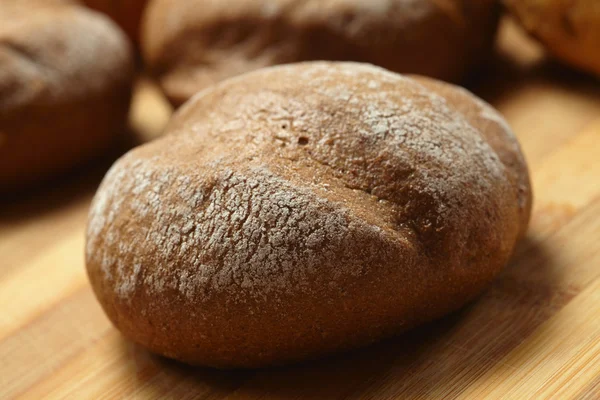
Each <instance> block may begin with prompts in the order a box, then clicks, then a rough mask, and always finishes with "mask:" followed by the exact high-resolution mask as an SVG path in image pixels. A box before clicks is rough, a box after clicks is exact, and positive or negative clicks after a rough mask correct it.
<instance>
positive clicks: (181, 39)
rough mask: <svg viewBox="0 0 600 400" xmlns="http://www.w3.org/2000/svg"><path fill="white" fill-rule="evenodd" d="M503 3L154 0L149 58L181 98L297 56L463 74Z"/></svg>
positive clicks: (481, 53)
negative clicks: (222, 81)
mask: <svg viewBox="0 0 600 400" xmlns="http://www.w3.org/2000/svg"><path fill="white" fill-rule="evenodd" d="M498 15H499V4H498V2H497V1H496V0H478V1H472V0H443V1H439V0H369V1H364V0H311V1H305V0H229V1H221V0H153V1H151V2H150V3H149V5H148V10H147V12H146V14H145V19H144V25H143V34H142V48H143V50H144V51H143V53H144V55H145V61H146V63H147V65H148V66H149V67H150V69H151V71H152V72H153V73H154V75H155V76H156V77H157V79H158V80H159V82H160V84H161V86H162V87H163V89H164V91H165V93H166V95H167V97H168V98H169V99H170V100H171V102H172V103H173V104H175V105H180V104H182V103H183V102H185V101H186V100H187V99H189V98H190V97H191V96H192V95H194V94H195V93H196V92H197V91H199V90H201V89H204V88H206V87H207V86H209V85H211V84H214V83H216V82H218V81H221V80H223V79H225V78H229V77H231V76H234V75H238V74H241V73H245V72H248V71H251V70H255V69H259V68H262V67H268V66H272V65H277V64H287V63H293V62H299V61H311V60H334V61H361V62H369V63H372V64H375V65H379V66H382V67H384V68H387V69H389V70H392V71H396V72H402V73H417V74H421V75H427V76H431V77H435V78H438V79H443V80H450V81H456V80H459V79H461V78H462V77H463V76H464V75H465V74H466V72H467V71H468V70H469V69H471V68H472V67H473V66H474V65H476V64H478V63H480V62H481V61H482V59H484V58H486V56H487V55H488V54H489V53H490V50H491V49H492V47H493V40H494V36H495V32H496V27H497V21H498Z"/></svg>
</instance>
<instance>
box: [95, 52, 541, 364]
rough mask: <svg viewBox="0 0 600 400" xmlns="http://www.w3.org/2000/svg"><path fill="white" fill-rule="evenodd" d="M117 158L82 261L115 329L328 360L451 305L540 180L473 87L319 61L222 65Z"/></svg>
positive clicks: (212, 351)
mask: <svg viewBox="0 0 600 400" xmlns="http://www.w3.org/2000/svg"><path fill="white" fill-rule="evenodd" d="M167 132H168V134H167V135H166V136H165V137H163V138H162V139H159V140H158V141H156V142H153V143H150V144H147V145H144V146H142V147H139V148H137V149H134V150H133V151H131V152H129V153H128V154H126V155H125V156H124V157H123V158H121V159H120V160H119V161H117V162H116V164H115V165H114V166H113V167H112V168H111V170H110V171H109V172H108V174H107V176H106V177H105V179H104V181H103V183H102V185H101V187H100V188H99V190H98V193H97V194H96V196H95V199H94V201H93V205H92V208H91V211H90V216H89V225H88V231H87V245H86V246H87V247H86V259H87V269H88V273H89V277H90V280H91V283H92V286H93V288H94V291H95V293H96V295H97V297H98V299H99V301H100V303H101V304H102V306H103V308H104V310H105V311H106V313H107V315H108V316H109V318H110V319H111V320H112V321H113V323H114V324H115V325H116V327H117V328H118V329H119V330H121V331H122V332H123V334H124V335H126V336H127V337H129V338H130V339H132V340H134V341H135V342H138V343H140V344H142V345H143V346H146V347H147V348H149V349H150V350H152V351H154V352H157V353H160V354H163V355H165V356H167V357H171V358H174V359H177V360H181V361H184V362H187V363H191V364H201V365H209V366H216V367H223V368H226V367H259V366H266V365H272V364H282V363H287V362H291V361H297V360H303V359H308V358H313V357H318V356H321V355H323V354H326V353H330V352H336V351H340V350H344V349H348V348H352V347H355V346H360V345H365V344H368V343H371V342H373V341H375V340H378V339H381V338H384V337H386V336H389V335H393V334H396V333H398V332H401V331H403V330H406V329H408V328H410V327H413V326H415V325H417V324H420V323H423V322H425V321H429V320H431V319H434V318H437V317H439V316H442V315H444V314H446V313H448V312H451V311H453V310H456V309H457V308H459V307H461V306H462V305H464V304H465V303H466V302H468V301H469V300H471V299H473V298H474V297H475V296H476V295H477V294H479V293H480V292H481V291H482V290H483V289H484V288H485V287H486V286H487V285H488V284H489V283H490V281H491V280H492V279H493V278H494V277H495V276H496V274H497V273H498V272H499V271H500V270H501V269H502V267H503V266H504V265H505V264H506V262H507V261H508V259H509V257H510V255H511V252H512V251H513V248H514V246H515V242H516V241H517V239H518V237H519V236H520V235H522V234H523V232H524V231H525V229H526V227H527V223H528V219H529V211H530V210H529V208H530V205H531V189H530V184H529V178H528V173H527V166H526V164H525V161H524V159H523V156H522V154H521V152H520V149H519V145H518V143H517V141H516V139H515V137H514V135H513V134H512V133H511V131H510V129H509V128H508V126H507V125H506V123H505V122H504V120H503V119H502V117H501V116H500V115H499V114H498V113H497V112H496V111H494V110H493V109H492V108H491V107H490V106H488V105H487V104H485V103H483V102H482V101H481V100H478V99H477V98H475V97H474V96H473V95H471V94H470V93H468V92H466V91H464V90H463V89H459V88H457V87H454V86H450V85H448V84H441V83H437V82H434V81H431V80H424V79H422V78H418V79H417V80H415V79H410V78H407V77H403V76H400V75H397V74H394V73H391V72H388V71H386V70H383V69H380V68H378V67H374V66H370V65H366V64H355V63H327V62H314V63H304V64H295V65H288V66H279V67H272V68H267V69H263V70H260V71H256V72H252V73H248V74H246V75H243V76H240V77H237V78H233V79H230V80H227V81H225V82H222V83H221V84H218V85H216V86H214V87H212V88H210V89H207V90H206V91H203V92H201V93H200V94H198V95H197V96H195V97H194V98H193V99H192V100H191V101H190V102H188V103H187V104H186V105H185V106H183V107H182V108H181V109H180V110H179V111H178V113H177V114H176V116H175V117H174V118H173V119H172V121H171V122H170V124H169V126H168V128H167Z"/></svg>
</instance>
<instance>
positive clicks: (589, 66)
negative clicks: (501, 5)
mask: <svg viewBox="0 0 600 400" xmlns="http://www.w3.org/2000/svg"><path fill="white" fill-rule="evenodd" d="M504 2H505V4H506V6H507V7H508V9H509V10H510V11H511V12H512V13H513V15H515V16H516V17H517V19H518V20H519V21H520V22H521V24H522V25H523V27H524V28H525V29H526V30H527V31H529V32H530V33H531V34H532V35H533V36H535V37H536V38H537V39H539V41H540V42H542V43H543V44H544V46H545V47H546V48H547V49H548V51H549V52H550V53H551V54H552V55H553V56H554V57H556V58H557V59H559V60H561V61H563V62H565V63H567V64H569V65H571V66H574V67H577V68H579V69H582V70H586V71H588V72H592V73H594V74H596V75H598V76H600V1H598V0H572V1H564V0H504Z"/></svg>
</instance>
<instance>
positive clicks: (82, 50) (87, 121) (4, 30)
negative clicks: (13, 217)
mask: <svg viewBox="0 0 600 400" xmlns="http://www.w3.org/2000/svg"><path fill="white" fill-rule="evenodd" d="M132 71H133V57H132V53H131V49H130V46H129V44H128V42H127V39H126V38H125V36H124V35H123V34H122V33H121V31H120V30H119V29H118V28H117V27H116V26H115V25H114V24H113V23H112V22H111V21H110V20H108V18H106V17H104V16H102V15H100V14H97V13H95V12H92V11H89V10H88V9H85V8H83V7H80V6H78V5H75V4H73V3H72V2H68V1H51V0H2V1H0V191H3V190H13V189H15V188H17V187H22V186H25V185H27V184H29V183H31V182H33V181H37V180H40V179H43V178H46V177H48V176H51V175H54V174H56V173H58V172H61V171H63V170H65V169H68V168H70V167H73V166H74V165H75V164H77V163H79V162H81V161H83V160H85V159H87V158H89V157H91V156H93V155H96V154H98V153H99V152H101V151H102V150H103V149H105V148H106V147H107V146H108V145H109V144H110V143H111V142H112V141H113V140H114V138H115V137H116V136H117V135H119V134H121V133H122V132H123V130H124V128H125V124H126V118H127V111H128V107H129V98H130V92H131V85H132V79H133V77H132Z"/></svg>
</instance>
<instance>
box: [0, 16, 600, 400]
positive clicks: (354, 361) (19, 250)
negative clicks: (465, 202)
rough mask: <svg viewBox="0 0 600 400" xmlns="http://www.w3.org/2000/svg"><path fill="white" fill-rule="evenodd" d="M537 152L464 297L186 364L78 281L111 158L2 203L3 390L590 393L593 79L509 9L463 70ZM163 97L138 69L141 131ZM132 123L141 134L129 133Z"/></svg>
mask: <svg viewBox="0 0 600 400" xmlns="http://www.w3.org/2000/svg"><path fill="white" fill-rule="evenodd" d="M470 87H471V88H472V89H473V90H474V91H475V92H476V93H478V94H480V95H481V96H483V97H484V98H485V99H487V100H488V101H489V102H491V103H492V104H494V105H495V106H496V107H498V108H499V109H500V110H501V111H502V112H503V113H504V114H505V115H506V117H507V118H508V120H509V121H510V123H511V124H512V126H513V127H514V129H515V131H516V132H517V134H518V136H519V138H520V140H521V143H522V145H523V147H524V151H525V153H526V155H527V158H528V160H529V164H530V167H531V172H532V177H533V182H534V188H535V197H536V200H535V211H534V215H533V220H532V223H531V230H530V232H529V235H528V237H527V238H526V240H524V241H523V242H522V243H521V244H520V245H519V247H518V249H517V251H516V254H515V256H514V259H513V260H512V262H511V263H510V265H509V266H508V267H507V269H506V270H505V272H504V273H503V274H502V275H501V276H500V277H499V279H498V280H497V281H496V282H495V283H494V284H493V285H492V286H491V288H490V289H489V290H488V291H487V292H485V294H483V295H482V296H481V297H480V298H479V299H478V300H477V301H475V302H474V303H473V304H471V305H469V306H467V307H466V308H464V309H463V310H462V311H460V312H458V313H456V314H454V315H452V316H449V317H447V318H444V319H442V320H440V321H437V322H435V323H433V324H430V325H428V326H425V327H422V328H420V329H417V330H415V331H412V332H409V333H407V334H405V335H402V336H400V337H397V338H395V339H392V340H388V341H386V342H383V343H379V344H377V345H374V346H372V347H370V348H367V349H362V350H358V351H354V352H350V353H347V354H344V355H340V356H337V357H332V358H328V359H325V360H321V361H318V362H311V363H307V364H303V365H297V366H292V367H288V368H282V369H270V370H261V371H234V372H231V371H229V372H224V371H215V370H210V369H202V368H190V367H186V366H184V365H181V364H178V363H176V362H173V361H168V360H165V359H162V358H159V357H156V356H153V355H151V354H149V353H147V352H146V351H145V350H144V349H142V348H140V347H138V346H136V345H134V344H132V343H130V342H128V341H126V340H124V339H123V338H122V337H121V336H120V335H119V333H118V332H117V331H116V330H115V329H114V328H113V327H112V326H111V324H110V323H109V321H108V320H107V319H106V317H105V316H104V314H103V313H102V311H101V309H100V307H99V305H98V303H97V302H96V300H95V298H94V296H93V294H92V292H91V290H90V287H89V285H88V282H87V279H86V275H85V270H84V263H83V246H84V227H85V222H86V212H87V208H88V205H89V202H90V199H91V197H92V195H93V192H94V190H95V188H96V186H97V184H98V182H99V180H100V179H101V177H102V174H103V173H104V172H105V171H106V168H107V166H108V165H109V164H110V162H111V160H110V159H107V160H104V161H103V162H100V163H96V164H95V165H91V166H89V167H87V168H83V169H81V170H80V171H78V172H77V173H75V174H72V175H71V176H68V177H64V178H63V179H62V180H60V181H55V182H53V183H50V184H48V185H47V187H45V188H41V189H37V190H36V191H35V192H32V193H28V194H26V195H24V196H20V197H17V198H12V199H2V203H1V206H0V398H12V397H22V398H30V399H39V398H42V397H44V396H48V397H51V398H56V397H69V398H73V399H82V398H92V399H99V398H125V397H135V398H175V399H180V398H199V399H297V398H309V399H342V398H344V399H346V398H349V399H405V398H446V399H482V398H492V399H528V398H532V399H545V398H552V399H570V398H588V399H600V82H599V81H597V80H594V79H593V78H590V77H589V76H584V75H580V74H577V73H574V72H571V71H568V70H566V69H564V68H561V67H559V66H557V65H554V64H552V63H551V62H548V61H546V60H545V59H544V57H543V55H542V53H541V51H540V49H539V48H538V47H537V46H536V45H534V44H533V43H531V42H530V41H528V40H526V39H525V38H524V37H523V36H522V35H521V34H520V32H519V31H518V30H517V29H515V27H514V26H513V25H512V24H510V23H505V24H504V26H503V29H502V35H501V44H500V55H499V57H498V60H497V61H496V63H495V64H494V65H493V66H492V67H490V68H489V69H488V70H487V71H485V73H482V74H481V76H479V77H478V78H477V79H475V81H474V82H473V83H472V84H471V86H470ZM169 114H170V110H169V109H168V107H167V106H166V105H165V103H164V101H163V100H162V99H161V97H160V96H159V95H158V93H157V91H156V89H155V88H153V87H152V86H151V85H150V84H149V83H147V82H146V81H143V80H142V81H140V83H139V85H138V90H137V94H136V97H135V103H134V109H133V112H132V125H133V127H134V132H135V133H136V135H137V137H138V138H139V137H142V138H144V139H145V140H149V139H150V138H152V137H155V136H156V135H157V134H158V133H160V130H161V129H162V127H163V126H164V123H165V121H166V120H167V119H168V116H169ZM133 137H134V138H135V135H133Z"/></svg>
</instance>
